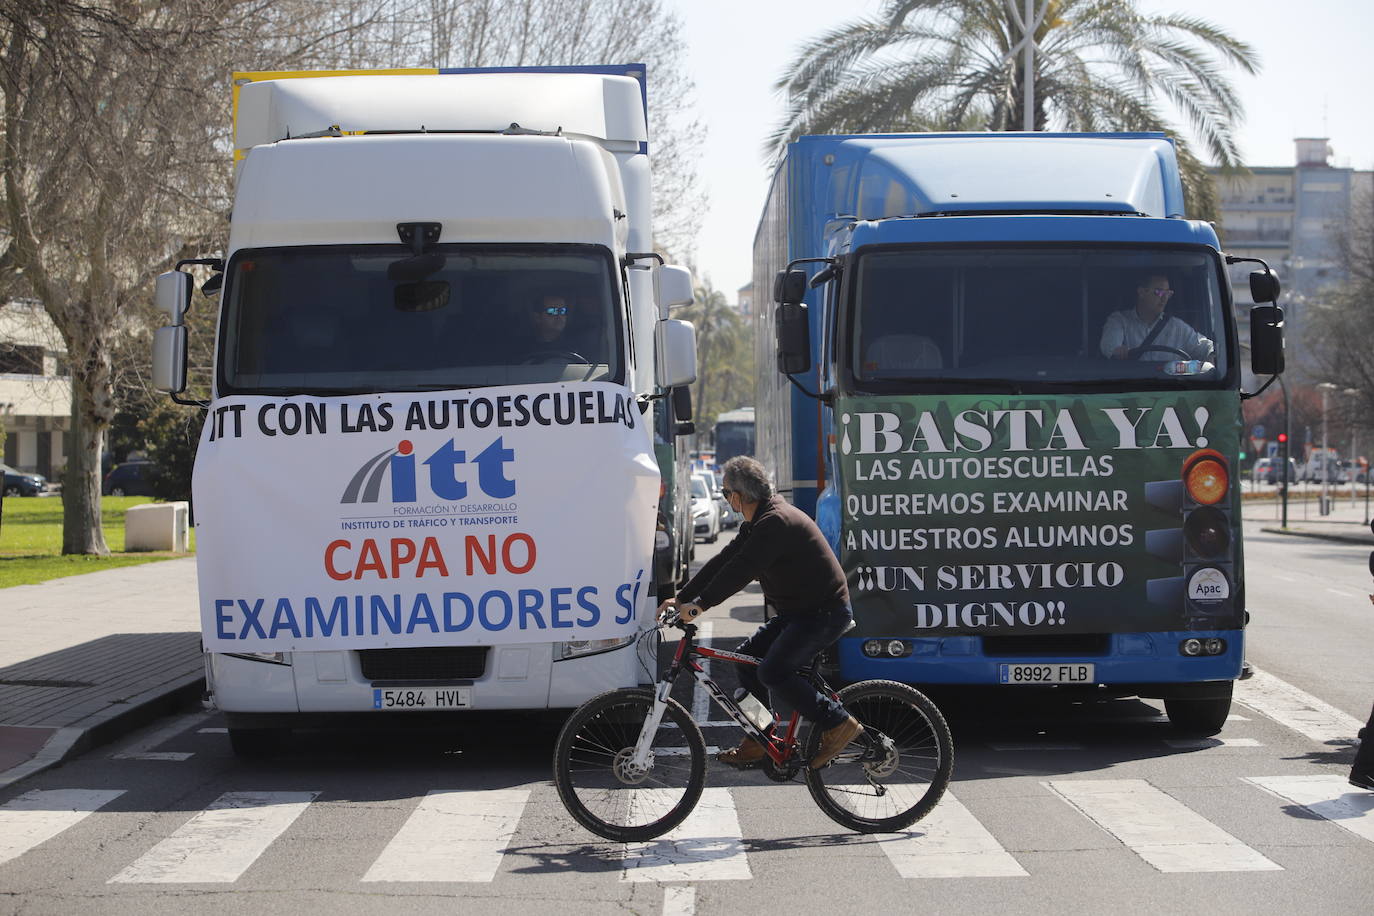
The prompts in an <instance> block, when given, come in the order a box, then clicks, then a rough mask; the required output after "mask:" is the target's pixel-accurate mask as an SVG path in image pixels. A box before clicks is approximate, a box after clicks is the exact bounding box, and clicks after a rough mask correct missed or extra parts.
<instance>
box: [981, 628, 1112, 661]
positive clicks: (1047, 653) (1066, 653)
mask: <svg viewBox="0 0 1374 916" xmlns="http://www.w3.org/2000/svg"><path fill="white" fill-rule="evenodd" d="M1111 647H1112V636H1111V634H1110V633H1066V634H1063V635H1055V636H984V637H983V655H985V656H987V657H988V658H1024V657H1028V656H1033V657H1039V658H1076V657H1079V656H1085V655H1106V654H1108V653H1109V652H1110V651H1111Z"/></svg>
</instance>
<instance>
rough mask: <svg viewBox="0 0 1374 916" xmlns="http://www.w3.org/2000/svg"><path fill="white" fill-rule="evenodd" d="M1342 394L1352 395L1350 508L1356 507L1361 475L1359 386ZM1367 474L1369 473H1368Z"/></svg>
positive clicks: (1350, 414)
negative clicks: (1357, 442)
mask: <svg viewBox="0 0 1374 916" xmlns="http://www.w3.org/2000/svg"><path fill="white" fill-rule="evenodd" d="M1341 394H1344V395H1348V396H1349V397H1350V413H1349V414H1348V415H1347V417H1346V420H1347V421H1348V422H1349V423H1350V508H1352V509H1353V508H1355V483H1356V481H1355V478H1356V477H1359V476H1360V471H1359V459H1358V457H1357V456H1358V454H1359V453H1358V452H1356V451H1355V437H1356V433H1355V405H1356V404H1358V403H1359V401H1358V400H1357V398H1359V396H1360V390H1359V389H1358V388H1347V389H1345V390H1344V391H1342V392H1341ZM1366 476H1367V475H1366Z"/></svg>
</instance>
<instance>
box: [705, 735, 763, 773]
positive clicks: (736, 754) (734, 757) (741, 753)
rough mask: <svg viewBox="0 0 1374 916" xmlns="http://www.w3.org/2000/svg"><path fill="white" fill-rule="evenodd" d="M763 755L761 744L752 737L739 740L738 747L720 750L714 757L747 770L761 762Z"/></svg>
mask: <svg viewBox="0 0 1374 916" xmlns="http://www.w3.org/2000/svg"><path fill="white" fill-rule="evenodd" d="M765 756H766V755H765V753H764V750H763V745H762V744H759V743H758V742H757V741H755V740H754V739H753V738H745V739H744V740H743V741H741V742H740V745H739V747H733V748H731V749H730V750H728V751H721V752H720V753H719V754H717V755H716V759H717V760H719V761H720V762H721V763H724V764H729V765H730V766H732V767H737V768H738V769H741V770H748V769H752V768H753V767H756V766H758V765H759V764H760V763H762V762H763V758H764V757H765Z"/></svg>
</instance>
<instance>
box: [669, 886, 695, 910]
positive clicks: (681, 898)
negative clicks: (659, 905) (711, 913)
mask: <svg viewBox="0 0 1374 916" xmlns="http://www.w3.org/2000/svg"><path fill="white" fill-rule="evenodd" d="M696 911H697V889H696V888H694V887H692V886H690V885H681V884H670V885H668V886H666V887H664V888H663V916H693V914H694V913H696Z"/></svg>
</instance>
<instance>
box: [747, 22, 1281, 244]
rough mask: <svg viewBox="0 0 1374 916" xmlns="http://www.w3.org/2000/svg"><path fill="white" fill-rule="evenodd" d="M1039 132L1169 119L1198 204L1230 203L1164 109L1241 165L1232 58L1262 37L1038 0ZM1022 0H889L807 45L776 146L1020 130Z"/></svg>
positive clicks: (1213, 150)
mask: <svg viewBox="0 0 1374 916" xmlns="http://www.w3.org/2000/svg"><path fill="white" fill-rule="evenodd" d="M1035 8H1036V9H1037V10H1040V9H1041V8H1044V15H1043V16H1042V17H1041V18H1040V19H1039V22H1038V24H1037V25H1035V28H1034V35H1035V43H1036V53H1035V62H1034V80H1035V87H1034V89H1035V91H1034V103H1033V104H1034V112H1033V117H1034V124H1035V129H1036V130H1064V131H1129V130H1162V131H1166V132H1168V133H1170V134H1173V135H1175V139H1176V140H1179V141H1180V142H1179V144H1178V148H1179V154H1180V164H1181V167H1182V171H1183V180H1184V190H1185V194H1186V195H1187V196H1188V205H1189V211H1190V213H1191V214H1192V215H1194V216H1196V217H1198V218H1203V219H1214V218H1215V217H1216V214H1217V212H1218V209H1217V202H1216V197H1215V192H1214V191H1213V189H1212V183H1211V181H1210V180H1209V178H1208V176H1207V174H1206V172H1205V170H1204V168H1203V166H1202V164H1201V162H1200V161H1199V160H1198V159H1197V157H1196V156H1195V155H1194V154H1193V153H1192V152H1191V150H1190V148H1189V145H1188V144H1187V143H1185V142H1182V141H1181V139H1180V138H1178V137H1177V136H1176V135H1177V133H1178V132H1177V130H1176V129H1175V127H1174V126H1173V125H1172V124H1170V123H1169V121H1168V119H1167V118H1166V116H1165V114H1164V106H1163V105H1162V103H1163V102H1165V101H1167V102H1169V103H1172V105H1173V106H1174V108H1175V109H1177V110H1178V111H1179V112H1181V113H1182V114H1183V116H1184V117H1185V118H1186V119H1187V122H1188V126H1189V127H1190V128H1191V131H1192V134H1193V135H1194V136H1195V137H1196V139H1197V140H1198V141H1199V143H1200V146H1201V148H1202V149H1203V150H1205V152H1206V153H1207V155H1209V156H1210V157H1211V158H1212V159H1213V160H1214V161H1215V162H1216V163H1217V164H1218V165H1220V166H1222V167H1225V168H1231V167H1238V166H1239V165H1240V158H1239V152H1238V150H1237V147H1236V140H1235V135H1234V131H1233V125H1234V124H1235V123H1237V122H1238V121H1239V120H1240V118H1241V105H1240V100H1239V98H1238V97H1237V96H1236V93H1235V90H1234V89H1233V88H1232V86H1231V83H1230V81H1229V80H1228V79H1227V77H1226V75H1225V68H1226V67H1238V68H1240V69H1241V70H1243V71H1244V72H1246V73H1255V72H1256V71H1257V69H1258V66H1259V64H1258V57H1257V55H1256V53H1255V51H1254V49H1253V48H1251V47H1250V46H1249V45H1247V44H1246V43H1245V42H1242V41H1240V40H1238V39H1236V38H1233V37H1232V36H1230V35H1229V34H1227V33H1226V32H1225V31H1223V30H1222V29H1221V28H1220V27H1218V26H1216V25H1213V24H1211V23H1209V22H1206V21H1205V20H1202V19H1199V18H1197V17H1194V16H1191V15H1183V14H1167V15H1147V14H1144V13H1142V12H1141V11H1140V10H1139V9H1137V8H1136V4H1135V2H1134V0H1036V2H1035ZM1022 10H1023V5H1022V2H1021V0H888V2H886V3H884V4H883V6H882V8H881V10H880V11H879V12H878V14H877V15H876V16H874V17H873V18H871V19H860V20H857V21H854V22H850V23H848V24H845V25H842V26H840V27H838V28H836V29H834V30H832V31H830V32H827V33H825V34H824V35H820V36H818V37H817V38H815V39H813V40H812V41H811V42H810V43H808V44H807V45H805V46H804V47H803V48H802V50H801V51H800V52H799V53H798V55H797V57H796V59H795V60H794V61H793V62H792V64H791V65H790V66H789V67H788V68H787V70H786V72H785V73H784V74H783V76H782V78H781V79H780V80H779V81H778V83H777V88H778V89H779V90H780V91H782V92H783V93H784V94H785V96H786V98H787V103H788V110H787V113H786V115H785V116H784V118H783V120H782V122H781V124H779V126H778V128H777V130H776V131H775V132H774V134H773V136H772V138H771V139H770V152H771V153H772V154H774V155H776V154H777V153H779V152H780V151H781V149H782V147H783V145H784V144H786V143H787V142H788V141H790V140H793V139H795V138H796V137H799V136H801V135H803V134H827V133H868V132H878V131H902V132H907V131H943V130H1021V129H1022V125H1023V123H1024V117H1023V110H1022V106H1023V105H1024V92H1023V82H1022V81H1023V78H1024V77H1023V68H1022V58H1021V54H1020V52H1019V50H1018V47H1017V46H1018V45H1019V44H1020V42H1021V40H1022V37H1023V35H1024V34H1025V29H1024V27H1023V25H1022V24H1021V17H1022Z"/></svg>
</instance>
